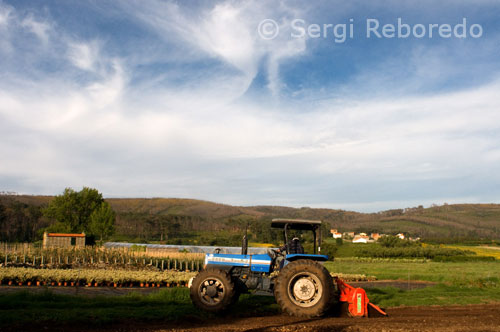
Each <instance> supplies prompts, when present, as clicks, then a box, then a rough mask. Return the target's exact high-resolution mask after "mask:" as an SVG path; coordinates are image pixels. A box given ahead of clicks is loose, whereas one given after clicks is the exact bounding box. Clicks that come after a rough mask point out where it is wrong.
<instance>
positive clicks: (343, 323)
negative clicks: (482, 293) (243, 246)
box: [33, 304, 500, 332]
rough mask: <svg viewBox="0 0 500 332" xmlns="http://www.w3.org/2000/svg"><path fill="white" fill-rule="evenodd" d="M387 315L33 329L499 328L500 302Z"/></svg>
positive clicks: (288, 331) (368, 331)
mask: <svg viewBox="0 0 500 332" xmlns="http://www.w3.org/2000/svg"><path fill="white" fill-rule="evenodd" d="M387 312H388V313H389V315H390V317H388V318H363V319H353V318H335V317H327V318H319V319H301V318H296V317H289V316H285V315H278V316H264V317H249V318H239V319H232V318H230V317H225V318H218V319H216V320H213V321H210V322H203V323H201V322H186V321H184V322H178V323H172V322H170V323H165V324H161V323H158V322H156V323H152V324H147V323H135V322H129V323H127V324H120V325H114V326H108V327H103V328H99V329H94V328H93V329H89V328H85V327H82V326H80V327H79V326H64V327H54V326H43V325H42V326H40V325H39V326H36V327H33V331H35V330H36V331H44V330H45V331H80V332H90V331H92V332H97V331H107V332H132V331H134V332H135V331H136V332H139V331H144V332H295V331H304V332H313V331H319V332H323V331H324V332H326V331H334V332H335V331H337V332H339V331H346V332H348V331H351V332H354V331H359V332H372V331H373V332H374V331H446V332H448V331H460V332H462V331H463V332H466V331H476V332H479V331H481V332H483V331H500V304H488V305H469V306H450V307H438V306H436V307H402V308H393V309H388V310H387Z"/></svg>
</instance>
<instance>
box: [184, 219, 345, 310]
mask: <svg viewBox="0 0 500 332" xmlns="http://www.w3.org/2000/svg"><path fill="white" fill-rule="evenodd" d="M271 227H272V228H280V229H282V230H283V240H284V243H285V245H284V246H283V247H282V248H280V249H278V250H276V249H270V250H269V251H268V252H267V254H257V255H249V254H248V243H247V240H246V236H244V237H243V244H242V249H241V254H240V255H234V254H221V253H219V252H218V251H216V253H213V254H207V255H206V257H205V265H204V269H203V270H202V271H201V272H200V273H199V274H198V275H197V276H196V277H195V278H194V279H193V280H191V281H190V296H191V300H192V301H193V303H194V305H196V306H197V307H198V308H200V309H203V310H206V311H210V312H222V311H224V310H226V309H228V307H229V306H231V304H234V303H235V302H236V301H238V298H239V296H240V294H241V293H247V292H249V291H255V292H258V293H261V294H262V293H263V292H264V293H267V294H269V295H274V297H275V298H276V302H277V303H278V304H279V305H280V307H281V309H282V310H283V311H284V312H286V313H288V314H290V315H293V316H304V317H314V316H321V315H323V314H324V313H325V312H326V311H327V310H328V309H329V308H330V307H331V305H332V304H333V303H334V302H337V300H338V293H337V290H336V287H335V284H334V281H333V279H332V277H331V276H330V273H329V272H328V271H327V269H326V268H325V267H324V266H323V265H322V263H323V262H325V261H326V260H328V256H326V255H321V254H320V250H321V229H320V228H321V221H316V220H301V219H273V220H272V223H271ZM294 230H296V231H299V230H300V231H305V230H310V231H312V232H313V240H314V246H313V248H314V249H313V253H312V254H305V253H304V251H303V248H302V246H301V245H300V243H298V242H297V240H298V239H297V238H295V239H290V231H294Z"/></svg>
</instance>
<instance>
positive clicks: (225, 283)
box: [190, 268, 235, 312]
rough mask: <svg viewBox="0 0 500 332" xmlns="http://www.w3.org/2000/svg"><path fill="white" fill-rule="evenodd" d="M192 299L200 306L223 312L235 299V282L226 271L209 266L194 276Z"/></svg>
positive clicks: (191, 290) (204, 308)
mask: <svg viewBox="0 0 500 332" xmlns="http://www.w3.org/2000/svg"><path fill="white" fill-rule="evenodd" d="M190 296H191V301H193V304H194V305H195V306H197V307H198V308H200V309H202V310H205V311H210V312H221V311H224V310H226V309H227V308H228V306H229V305H231V304H232V303H233V301H234V299H235V288H234V283H233V281H232V280H231V278H230V277H229V274H228V273H227V272H226V271H223V270H219V269H214V268H208V269H205V270H203V271H201V272H200V273H198V275H197V276H196V277H195V278H194V280H193V284H192V285H191V289H190Z"/></svg>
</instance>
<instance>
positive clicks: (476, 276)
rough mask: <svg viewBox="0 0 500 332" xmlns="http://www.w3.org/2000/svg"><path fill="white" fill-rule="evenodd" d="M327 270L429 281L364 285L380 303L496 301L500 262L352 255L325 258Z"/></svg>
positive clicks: (498, 297) (380, 278)
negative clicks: (409, 285) (410, 285)
mask: <svg viewBox="0 0 500 332" xmlns="http://www.w3.org/2000/svg"><path fill="white" fill-rule="evenodd" d="M325 266H326V267H327V268H328V270H330V271H331V272H337V273H348V274H364V275H369V276H375V277H377V279H378V280H403V281H407V280H410V281H415V280H423V281H432V282H436V283H437V284H436V285H434V286H430V287H427V288H423V289H415V290H409V291H406V290H401V289H396V288H380V289H367V293H368V298H369V299H370V301H372V302H373V303H376V304H378V305H380V306H383V307H394V306H400V305H407V306H414V305H451V304H476V303H491V302H500V262H473V263H471V262H468V263H438V262H431V261H415V262H411V261H404V262H401V261H397V260H392V261H389V260H387V261H383V260H380V261H372V262H370V261H364V260H358V259H356V258H352V259H347V258H344V259H339V260H338V261H334V262H327V263H325Z"/></svg>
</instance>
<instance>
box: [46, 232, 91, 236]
mask: <svg viewBox="0 0 500 332" xmlns="http://www.w3.org/2000/svg"><path fill="white" fill-rule="evenodd" d="M47 236H52V237H85V234H84V233H82V234H71V233H48V234H47Z"/></svg>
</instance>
